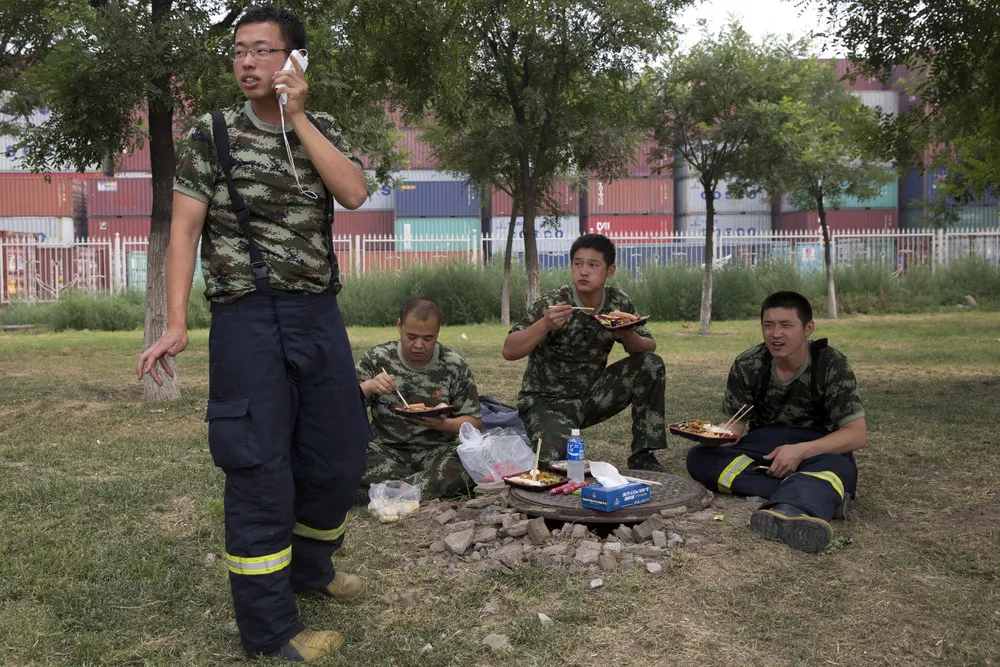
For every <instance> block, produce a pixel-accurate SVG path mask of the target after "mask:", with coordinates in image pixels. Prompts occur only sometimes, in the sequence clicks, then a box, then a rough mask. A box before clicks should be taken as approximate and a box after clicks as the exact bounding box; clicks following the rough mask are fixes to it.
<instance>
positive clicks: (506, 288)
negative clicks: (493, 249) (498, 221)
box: [500, 197, 517, 327]
mask: <svg viewBox="0 0 1000 667" xmlns="http://www.w3.org/2000/svg"><path fill="white" fill-rule="evenodd" d="M516 221H517V203H516V199H515V198H514V197H511V208H510V224H509V225H508V226H507V245H506V246H504V250H503V294H502V295H501V296H500V324H502V325H504V326H505V327H509V326H510V255H511V252H512V251H513V249H514V223H515V222H516Z"/></svg>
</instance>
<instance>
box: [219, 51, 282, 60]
mask: <svg viewBox="0 0 1000 667" xmlns="http://www.w3.org/2000/svg"><path fill="white" fill-rule="evenodd" d="M278 51H288V52H290V51H291V49H249V50H248V49H233V50H232V51H230V52H229V57H230V58H232V59H233V62H239V61H241V60H245V59H246V57H247V56H248V55H251V56H253V59H254V60H267V59H269V58H270V57H271V56H272V55H274V54H275V53H277V52H278Z"/></svg>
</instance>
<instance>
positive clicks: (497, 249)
mask: <svg viewBox="0 0 1000 667" xmlns="http://www.w3.org/2000/svg"><path fill="white" fill-rule="evenodd" d="M545 234H546V232H543V233H542V234H541V235H540V238H538V258H539V265H540V266H541V268H542V270H553V269H560V268H567V267H569V249H570V246H571V245H572V243H573V239H572V238H568V237H554V236H546V235H545ZM610 238H611V240H613V241H614V242H615V245H616V247H617V262H616V263H617V265H618V267H619V271H621V270H628V271H630V272H632V273H634V274H636V275H638V274H639V273H641V272H642V270H643V269H644V268H645V267H647V266H652V265H664V264H669V263H680V264H682V265H685V266H704V262H705V239H704V237H703V236H699V235H695V234H691V235H689V234H662V235H646V234H633V235H613V236H610ZM832 240H833V258H834V261H835V262H837V263H840V264H848V265H853V264H855V263H857V262H859V261H867V262H874V263H877V264H881V265H884V267H885V270H886V271H888V272H890V273H892V274H894V275H901V274H903V273H905V272H906V271H907V270H908V269H909V268H911V267H914V266H930V267H932V268H933V267H937V266H941V265H944V264H948V263H949V262H951V261H954V260H957V259H962V258H966V257H971V256H976V257H980V258H983V259H985V260H987V261H989V262H991V263H992V264H1000V230H998V229H978V230H973V229H964V230H912V231H885V232H882V231H839V232H832ZM822 241H823V239H822V235H821V234H820V233H819V232H761V233H758V234H756V235H748V236H723V235H717V236H716V238H715V244H714V252H713V257H712V259H713V262H714V263H715V265H716V266H727V265H729V266H756V265H760V264H767V263H772V262H790V263H792V264H794V265H795V266H796V267H797V269H798V270H800V271H803V272H808V271H818V270H821V269H822V267H823V242H822ZM147 247H148V240H147V239H144V238H142V239H139V238H125V239H123V238H120V237H118V236H117V235H116V236H115V238H114V239H109V240H94V241H78V242H76V243H73V244H54V243H39V242H37V241H35V240H33V239H31V238H29V237H16V236H15V237H7V238H0V256H2V258H3V265H2V267H0V304H7V303H10V302H12V301H26V302H40V301H53V300H55V299H57V298H59V295H60V294H61V293H62V292H64V291H66V290H68V289H75V290H82V291H86V292H90V293H95V294H116V293H118V292H121V291H123V290H125V289H143V288H145V285H146V252H147ZM505 247H506V238H505V237H504V238H500V237H490V236H488V235H487V236H483V235H480V234H476V233H473V234H470V235H469V236H468V237H447V238H445V237H440V238H438V237H435V238H409V237H406V238H402V237H401V238H396V237H374V236H373V237H368V236H341V237H335V238H334V249H335V250H336V252H337V256H338V258H339V260H340V265H341V270H342V272H343V274H344V276H345V279H347V280H350V278H351V277H352V276H356V275H360V274H364V273H370V272H377V271H403V270H406V269H409V268H412V267H414V266H419V265H427V264H442V263H455V262H457V263H468V264H474V265H478V264H485V263H488V262H494V261H500V260H501V259H502V258H503V253H504V248H505ZM512 254H513V261H514V262H516V263H523V261H524V241H523V239H515V240H514V245H513V246H512ZM198 276H200V266H199V267H197V268H196V279H197V278H198Z"/></svg>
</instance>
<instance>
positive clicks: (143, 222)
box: [87, 216, 151, 241]
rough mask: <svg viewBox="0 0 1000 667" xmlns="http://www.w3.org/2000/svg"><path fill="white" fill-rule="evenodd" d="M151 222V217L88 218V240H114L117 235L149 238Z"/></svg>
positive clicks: (124, 237)
mask: <svg viewBox="0 0 1000 667" xmlns="http://www.w3.org/2000/svg"><path fill="white" fill-rule="evenodd" d="M150 224H151V220H150V218H149V216H145V217H143V216H130V217H123V218H110V217H103V218H97V217H91V218H87V238H88V239H90V240H91V241H94V240H103V239H113V238H114V237H115V234H118V235H119V236H120V237H121V238H123V239H126V238H142V239H145V238H149V228H150Z"/></svg>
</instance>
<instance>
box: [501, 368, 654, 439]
mask: <svg viewBox="0 0 1000 667" xmlns="http://www.w3.org/2000/svg"><path fill="white" fill-rule="evenodd" d="M666 390H667V371H666V369H665V368H664V366H663V359H662V358H660V357H659V356H658V355H656V354H653V353H652V352H639V353H637V354H631V355H629V356H628V357H627V358H625V359H622V360H621V361H617V362H615V363H613V364H611V365H610V366H608V367H607V368H605V369H604V372H603V373H601V376H600V377H599V378H598V379H597V382H595V383H594V386H593V387H592V388H591V390H590V395H589V396H586V397H583V398H574V399H566V400H560V401H549V402H545V403H535V404H533V405H528V406H525V405H522V404H519V405H518V412H519V414H520V415H521V419H522V420H523V421H524V425H525V426H526V427H527V429H528V438H529V442H530V443H531V445H532V449H534V444H535V443H537V442H538V438H541V439H542V454H543V456H547V457H549V458H552V459H564V458H566V440H567V439H568V438H569V435H570V429H574V428H587V427H589V426H593V425H595V424H600V423H601V422H603V421H605V420H606V419H610V418H611V417H614V416H615V415H616V414H618V413H619V412H621V411H622V410H624V409H625V408H626V407H628V406H629V405H630V404H631V406H632V451H633V452H638V451H643V450H649V449H665V448H666V446H667V431H666V419H665V417H664V413H665V411H666Z"/></svg>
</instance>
